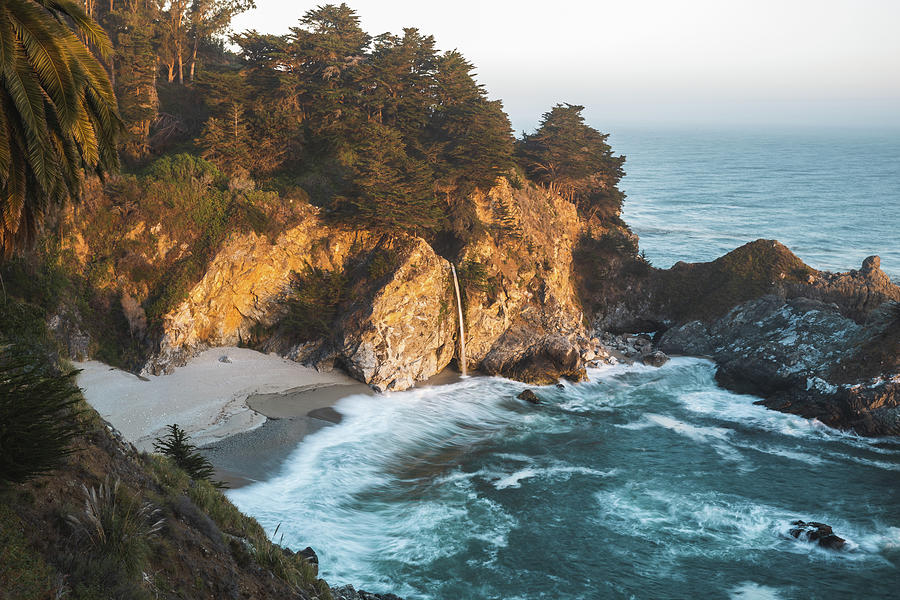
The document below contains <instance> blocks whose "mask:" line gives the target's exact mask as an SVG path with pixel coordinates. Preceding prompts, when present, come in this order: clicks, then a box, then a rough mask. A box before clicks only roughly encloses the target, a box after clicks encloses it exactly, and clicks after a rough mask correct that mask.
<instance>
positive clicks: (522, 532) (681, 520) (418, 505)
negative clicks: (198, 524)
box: [229, 359, 900, 600]
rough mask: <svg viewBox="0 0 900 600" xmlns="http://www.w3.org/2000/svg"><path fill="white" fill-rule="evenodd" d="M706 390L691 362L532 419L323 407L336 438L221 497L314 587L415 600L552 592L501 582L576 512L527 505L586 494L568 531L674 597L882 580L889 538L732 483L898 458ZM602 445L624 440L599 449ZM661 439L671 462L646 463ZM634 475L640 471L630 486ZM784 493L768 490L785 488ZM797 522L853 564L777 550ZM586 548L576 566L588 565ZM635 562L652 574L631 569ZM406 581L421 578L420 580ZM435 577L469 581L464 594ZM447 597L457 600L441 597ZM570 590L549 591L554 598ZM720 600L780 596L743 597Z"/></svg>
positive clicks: (501, 404) (484, 402) (456, 394)
mask: <svg viewBox="0 0 900 600" xmlns="http://www.w3.org/2000/svg"><path fill="white" fill-rule="evenodd" d="M712 372H713V368H712V366H711V364H710V363H708V362H707V361H700V360H696V359H675V360H673V361H672V364H671V365H666V366H665V367H664V368H663V369H652V368H649V367H623V366H616V367H607V368H603V369H592V370H591V374H592V376H593V377H594V381H592V382H590V383H584V384H576V385H566V387H565V389H563V390H558V389H556V388H554V387H547V388H542V390H539V394H540V395H541V397H542V398H543V399H544V400H545V401H544V403H543V404H542V405H540V406H536V407H533V406H530V405H526V404H524V403H521V402H519V401H517V400H515V395H516V394H517V393H518V392H520V391H521V390H522V389H523V388H524V386H523V385H522V384H518V383H513V382H509V381H506V380H503V379H500V378H473V379H467V380H463V381H460V382H457V383H454V384H451V385H447V386H441V387H432V388H422V389H416V390H412V391H409V392H403V393H394V394H386V395H384V396H381V397H377V398H371V397H352V398H347V399H344V400H342V401H341V402H340V403H339V404H338V406H337V410H338V411H339V412H341V413H342V415H343V417H344V418H343V421H342V422H341V423H340V424H339V425H336V426H334V427H328V428H325V429H323V430H321V431H319V432H318V433H316V434H314V435H312V436H309V437H307V438H306V439H305V440H304V442H303V444H302V445H301V446H300V447H299V448H298V449H297V450H296V451H295V452H294V454H293V455H292V456H291V457H290V458H289V460H288V461H287V463H286V464H285V467H284V469H283V471H282V472H281V473H280V474H279V475H278V476H277V477H275V478H274V479H272V480H271V481H269V482H266V483H263V484H259V485H254V486H250V487H248V488H242V489H238V490H234V491H232V492H229V495H230V496H231V497H232V498H233V499H234V500H235V502H236V503H237V504H238V505H239V507H241V508H242V509H244V510H246V511H248V512H250V513H251V514H252V515H254V516H256V517H257V518H258V519H259V520H260V522H261V523H262V524H263V525H264V526H265V527H266V529H267V531H269V532H272V531H273V530H274V528H275V526H276V525H278V524H279V523H280V524H281V527H280V529H279V533H284V534H285V542H286V543H289V544H290V545H291V546H292V547H295V548H302V547H304V546H306V545H312V546H313V547H314V548H316V550H317V551H319V553H320V559H321V563H320V564H321V566H322V567H321V568H322V573H323V576H325V577H326V578H327V579H329V581H332V582H333V583H342V582H350V583H353V584H354V585H357V586H360V587H363V588H364V589H372V590H375V591H393V592H395V593H398V594H400V595H401V596H403V597H408V598H410V599H414V600H419V599H426V598H448V597H475V596H481V597H491V596H495V597H513V596H515V595H516V594H518V595H522V593H521V589H518V590H517V591H515V592H510V593H509V594H506V588H502V589H501V588H496V587H491V584H489V583H488V582H486V581H481V578H490V577H501V576H500V575H490V576H489V575H486V573H487V572H491V573H495V572H498V571H499V572H502V573H505V575H503V576H502V577H505V578H506V579H505V581H507V582H515V581H516V580H517V575H516V573H517V571H516V569H526V570H527V569H530V568H538V569H544V571H541V577H543V578H544V580H545V581H552V580H555V578H557V577H558V575H559V574H558V573H556V572H555V571H554V570H553V565H552V563H548V564H546V565H545V564H543V563H539V564H537V565H536V566H526V565H521V564H519V563H516V565H510V564H509V563H504V562H503V560H504V557H507V559H508V557H509V556H515V552H516V550H517V548H516V547H515V544H518V543H521V541H522V540H523V539H528V540H535V542H536V543H546V542H541V540H542V539H544V538H542V537H541V536H542V535H553V534H550V533H549V531H553V527H556V526H560V527H562V526H566V525H567V524H566V520H565V519H566V515H567V514H574V513H577V512H578V511H579V510H583V509H584V507H583V506H581V504H583V503H579V505H578V506H568V505H564V504H554V505H552V506H553V508H554V510H552V511H547V510H546V507H545V508H542V507H543V506H544V504H542V503H546V502H559V501H560V498H571V497H579V498H582V497H584V495H585V494H586V495H587V497H588V498H590V497H591V495H593V498H595V499H596V501H597V504H596V509H595V511H594V513H593V516H591V517H589V518H587V519H584V521H583V522H582V521H579V530H584V531H585V532H586V533H588V534H590V535H596V533H595V532H596V531H603V532H609V533H604V534H603V536H604V537H603V539H604V540H605V539H607V537H606V536H609V537H608V539H610V540H611V544H610V545H609V546H607V550H608V552H610V553H612V555H613V556H619V557H621V560H622V561H625V563H629V564H630V561H631V560H632V558H633V557H636V562H635V566H634V569H635V573H636V574H640V576H644V575H649V574H652V575H653V576H654V577H662V578H664V579H666V580H672V581H680V580H683V574H682V573H680V568H681V567H680V566H679V565H680V564H681V562H679V561H681V559H682V558H684V557H686V556H690V557H693V558H695V559H696V560H705V559H707V558H709V559H712V560H716V561H721V560H723V559H725V560H732V559H734V560H737V559H738V558H739V559H740V560H741V561H746V560H751V561H752V560H754V558H753V557H762V556H778V555H779V553H784V554H783V555H782V556H788V555H792V556H796V557H804V558H803V560H812V561H816V562H819V561H825V562H829V563H832V564H847V563H852V562H853V561H865V562H866V564H867V565H869V564H871V565H885V564H888V563H887V560H886V559H885V558H884V553H885V552H894V551H896V548H897V547H898V544H900V527H898V526H900V522H898V521H897V520H892V519H890V518H887V517H881V521H878V522H876V519H874V518H873V519H869V520H860V521H858V522H857V521H850V520H848V519H849V517H848V515H847V514H846V512H845V511H842V510H839V509H835V511H833V512H829V513H826V514H821V513H814V514H809V513H808V512H807V508H808V507H806V506H803V505H802V504H800V505H794V504H793V503H792V494H791V492H790V489H789V485H788V486H786V487H785V490H784V494H782V495H780V496H776V497H778V498H780V499H781V500H780V501H773V500H772V497H773V495H772V494H769V493H767V494H764V495H761V496H760V495H755V487H756V486H757V485H766V484H767V483H768V482H767V481H766V480H761V481H759V482H757V481H754V480H752V479H750V478H749V477H747V476H746V475H741V473H746V472H747V471H751V470H753V469H763V468H764V469H765V470H764V471H763V472H764V473H766V476H767V477H772V473H778V472H779V470H782V469H783V470H787V471H788V472H791V470H792V469H793V470H794V471H793V473H796V474H797V475H798V476H799V477H801V478H802V477H806V476H809V472H810V471H811V469H810V467H821V466H827V468H828V469H846V468H859V469H863V468H864V469H870V470H874V469H887V468H895V467H896V466H897V465H896V464H895V463H896V462H898V461H900V445H893V444H891V443H890V442H889V441H885V440H875V441H873V440H866V439H863V438H858V437H857V436H853V435H847V434H844V433H840V432H834V431H833V430H829V429H827V428H825V427H824V426H823V425H821V424H817V423H816V422H810V421H807V420H805V419H801V418H800V417H795V416H793V415H784V414H781V413H775V412H772V411H768V410H766V409H765V408H763V407H759V406H754V405H753V404H752V402H753V398H752V397H748V396H740V395H737V394H731V393H729V392H726V391H723V390H720V389H718V388H717V387H715V383H714V381H713V379H712ZM621 421H624V422H621ZM653 430H656V432H654V431H653ZM607 434H608V435H609V436H613V435H615V436H619V438H621V439H616V441H615V442H614V443H613V442H612V441H610V443H608V444H607V443H605V441H604V440H605V439H606V438H607V437H608V435H607ZM663 438H665V439H666V443H667V444H668V446H667V448H670V450H669V451H670V452H672V460H671V462H666V457H665V456H660V454H659V452H653V450H654V449H655V448H654V445H655V444H656V440H657V439H659V440H662V439H663ZM673 440H675V441H676V442H677V443H675V444H672V441H673ZM631 443H634V449H635V450H634V451H631V450H629V449H630V446H629V444H631ZM706 448H710V449H712V450H713V451H715V453H716V454H717V455H718V456H716V455H713V454H712V453H710V452H706V451H705V449H706ZM645 449H649V450H651V451H650V452H648V453H647V456H648V457H650V458H651V462H649V463H645V462H644V457H643V456H642V452H644V451H645ZM681 453H684V455H683V456H682V454H681ZM684 457H689V458H688V462H684ZM679 460H680V461H681V462H679ZM722 460H724V461H726V462H725V463H723V462H722ZM653 461H656V462H653ZM776 461H777V462H776ZM853 461H856V463H858V464H859V465H858V466H856V464H855V463H854V462H853ZM892 461H894V462H892ZM647 464H650V465H653V466H651V467H649V468H650V469H653V470H650V471H646V470H644V471H642V470H641V469H642V468H643V469H646V468H648V467H647V466H646V465H647ZM851 465H852V466H851ZM773 467H774V468H773ZM657 470H658V471H657ZM873 472H875V471H873ZM720 474H721V475H720ZM704 477H705V478H706V479H703V478H704ZM750 477H756V475H755V474H754V475H753V476H750ZM781 479H782V478H781V477H780V476H776V477H775V481H778V483H777V485H785V484H784V482H783V481H781ZM787 480H788V481H793V480H791V479H789V478H788V479H787ZM769 481H772V480H769ZM535 489H540V490H541V491H540V493H537V494H535V493H533V490H535ZM582 490H583V494H582V495H579V492H581V491H582ZM557 492H560V493H561V496H557V495H556V494H557ZM526 498H527V501H525V499H526ZM760 498H767V499H766V500H762V499H760ZM566 501H568V502H571V500H566ZM781 502H783V504H782V503H781ZM535 510H536V511H538V513H535V512H533V511H535ZM547 512H552V513H553V514H554V518H553V520H552V521H549V522H548V523H544V524H543V525H541V524H540V519H541V517H540V516H538V515H539V514H546V513H547ZM533 519H537V521H533ZM796 519H804V520H817V521H822V522H826V523H829V524H830V525H832V526H833V527H834V530H835V532H837V533H838V534H839V535H841V536H842V537H844V538H845V539H847V540H848V542H849V546H848V547H849V548H850V551H848V552H841V553H835V552H831V551H828V550H825V549H821V548H819V547H818V546H816V545H815V544H810V543H807V542H804V541H802V540H796V539H794V538H793V537H791V536H789V535H788V533H787V532H788V530H789V528H790V523H791V521H792V520H796ZM542 528H546V531H545V529H542ZM592 539H594V542H596V541H597V540H596V538H592ZM514 540H515V542H514ZM604 543H605V542H604ZM511 546H512V547H511ZM591 547H593V546H591V545H590V543H588V544H587V545H586V546H584V549H583V550H579V551H580V552H585V553H587V555H586V557H587V558H588V560H590V556H588V555H590V553H591ZM646 552H651V553H652V556H651V557H650V558H649V559H648V558H647V557H646V556H643V557H642V556H641V553H644V554H646ZM805 557H808V559H807V558H805ZM625 563H623V564H625ZM649 564H652V565H653V567H652V569H650V568H649V567H648V566H647V565H649ZM454 565H456V567H454ZM454 568H455V569H457V570H455V571H454V570H452V569H454ZM446 569H451V571H447V570H446ZM460 569H462V570H460ZM648 569H649V570H648ZM485 570H487V571H485ZM401 572H402V573H403V575H402V576H398V573H401ZM419 572H422V573H427V575H426V574H423V575H422V576H421V579H420V580H417V579H416V577H417V575H416V574H417V573H419ZM451 572H452V575H451ZM523 572H525V571H523ZM479 573H480V574H481V575H478V574H479ZM398 577H399V579H398ZM442 577H446V578H448V580H449V579H453V578H457V579H458V578H460V577H468V578H470V579H472V578H474V579H475V580H473V581H471V582H469V583H466V585H467V586H468V587H466V588H465V590H466V591H465V592H464V593H463V592H459V591H458V588H454V587H453V584H452V582H445V581H444V580H443V579H441V578H442ZM734 581H740V579H736V580H734ZM445 584H446V585H448V586H450V587H449V588H447V589H452V590H454V591H453V592H452V593H451V592H446V593H444V592H440V591H438V590H439V589H444V588H443V587H440V586H444V585H445ZM571 584H572V582H567V581H565V580H560V582H559V588H558V589H559V590H566V589H568V588H570V587H571ZM511 585H512V584H511ZM753 585H756V586H757V587H753ZM728 593H729V594H731V597H736V598H752V597H761V598H767V597H776V598H777V597H779V596H777V595H775V596H771V595H770V596H765V595H760V594H765V593H770V594H778V593H781V592H780V591H779V590H776V589H775V588H766V587H765V586H761V585H759V584H755V583H754V582H743V583H741V584H740V585H738V586H737V587H735V588H732V589H730V590H728ZM448 594H449V595H448ZM460 594H461V595H460ZM735 594H744V595H735ZM748 594H751V595H748ZM752 594H757V596H753V595H752ZM638 595H639V596H640V594H638ZM526 596H527V594H526ZM560 597H579V596H577V595H574V594H573V595H572V596H565V594H563V595H562V596H560Z"/></svg>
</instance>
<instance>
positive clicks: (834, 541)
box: [788, 520, 847, 550]
mask: <svg viewBox="0 0 900 600" xmlns="http://www.w3.org/2000/svg"><path fill="white" fill-rule="evenodd" d="M791 525H793V527H792V528H791V529H790V530H789V531H788V533H790V534H791V535H792V536H793V537H795V538H797V539H802V540H806V541H807V542H815V543H817V544H818V545H819V546H821V547H823V548H828V549H829V550H841V549H842V548H843V547H844V546H845V545H846V543H847V540H845V539H844V538H842V537H839V536H837V535H835V533H834V531H833V530H832V529H831V526H830V525H826V524H825V523H816V522H815V521H810V522H808V523H807V522H806V521H799V520H798V521H794V522H793V523H791Z"/></svg>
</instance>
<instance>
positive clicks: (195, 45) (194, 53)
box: [189, 35, 200, 83]
mask: <svg viewBox="0 0 900 600" xmlns="http://www.w3.org/2000/svg"><path fill="white" fill-rule="evenodd" d="M198 40H199V38H198V37H197V35H194V52H193V54H192V55H191V74H190V75H189V78H190V81H191V83H194V67H195V66H196V65H197V46H199V45H200V43H199V41H198Z"/></svg>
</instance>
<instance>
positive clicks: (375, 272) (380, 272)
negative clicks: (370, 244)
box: [366, 248, 400, 281]
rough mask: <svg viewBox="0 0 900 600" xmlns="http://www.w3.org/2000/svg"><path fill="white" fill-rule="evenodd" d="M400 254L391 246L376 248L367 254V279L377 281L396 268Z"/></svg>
mask: <svg viewBox="0 0 900 600" xmlns="http://www.w3.org/2000/svg"><path fill="white" fill-rule="evenodd" d="M399 262H400V256H399V254H397V251H396V250H394V249H393V248H378V249H376V250H375V251H373V252H372V254H371V255H370V256H369V262H368V264H367V265H366V270H367V272H368V275H369V279H371V280H373V281H377V280H379V279H381V278H382V277H384V276H386V275H389V274H391V273H393V272H394V271H396V270H397V265H398V264H399Z"/></svg>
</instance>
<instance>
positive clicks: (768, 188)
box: [610, 129, 900, 281]
mask: <svg viewBox="0 0 900 600" xmlns="http://www.w3.org/2000/svg"><path fill="white" fill-rule="evenodd" d="M610 143H611V144H612V146H613V148H614V149H615V150H616V152H620V153H623V154H625V155H626V156H627V161H626V163H625V170H626V171H627V173H628V175H627V176H626V177H625V179H624V180H623V182H622V188H623V189H624V191H625V192H626V194H627V195H628V199H627V200H626V203H625V211H624V215H623V216H624V219H625V221H626V222H627V223H628V224H629V225H631V227H632V229H634V231H635V233H637V234H638V235H639V236H640V238H641V247H642V249H643V250H644V251H645V252H646V253H647V256H648V258H649V259H650V260H651V262H652V263H653V264H654V265H656V266H658V267H670V266H671V265H672V264H673V263H675V262H676V261H678V260H685V261H689V262H693V261H706V260H712V259H714V258H716V257H718V256H721V255H722V254H724V253H725V252H728V251H729V250H731V249H733V248H735V247H737V246H739V245H741V244H744V243H746V242H749V241H753V240H755V239H759V238H770V239H771V238H774V239H778V240H780V241H781V242H783V243H785V244H786V245H787V246H788V247H789V248H791V249H792V250H793V251H794V252H795V253H796V254H797V255H799V256H800V257H801V258H802V259H804V260H805V261H806V262H807V263H808V264H810V265H812V266H813V267H815V268H818V269H826V270H832V271H846V270H849V269H858V268H859V266H860V264H861V263H862V260H863V259H864V258H865V257H867V256H869V255H872V254H878V255H880V256H881V259H882V268H883V269H884V270H885V271H886V272H887V273H888V274H889V275H891V277H892V278H893V279H894V280H895V281H897V280H900V133H898V132H897V131H893V132H885V133H877V132H869V133H863V132H851V131H832V132H812V131H793V132H767V131H764V130H760V131H728V130H722V131H690V130H666V129H661V130H643V131H642V130H627V129H626V130H621V131H618V130H617V131H616V132H615V133H613V135H612V136H611V137H610Z"/></svg>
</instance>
